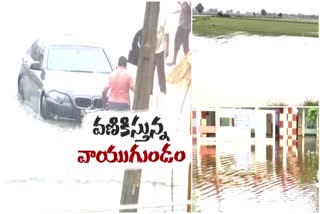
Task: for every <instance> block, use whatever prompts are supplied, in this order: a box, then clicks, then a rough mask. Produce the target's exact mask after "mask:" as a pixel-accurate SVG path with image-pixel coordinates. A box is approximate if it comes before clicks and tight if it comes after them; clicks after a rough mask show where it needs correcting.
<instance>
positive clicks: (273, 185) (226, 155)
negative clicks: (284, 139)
mask: <svg viewBox="0 0 320 214" xmlns="http://www.w3.org/2000/svg"><path fill="white" fill-rule="evenodd" d="M318 145H319V139H318V138H317V137H316V136H305V137H304V138H299V139H298V143H297V145H296V146H293V147H291V148H289V147H288V148H287V149H284V148H280V147H279V142H278V141H276V143H275V147H274V146H272V145H268V144H266V143H265V142H263V141H260V142H256V143H255V144H254V145H250V143H249V144H248V143H246V142H243V141H240V140H239V141H237V142H233V143H230V142H217V143H216V145H215V146H210V145H201V146H199V145H198V146H197V145H194V148H193V211H194V212H209V211H214V212H217V213H234V212H238V211H239V210H242V211H241V212H249V213H251V212H256V211H258V212H260V211H261V212H276V211H280V210H281V211H285V212H288V213H301V212H304V213H318V212H319V184H318V176H319V166H318V163H319V147H318Z"/></svg>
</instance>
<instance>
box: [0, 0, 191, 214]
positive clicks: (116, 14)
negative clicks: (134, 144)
mask: <svg viewBox="0 0 320 214" xmlns="http://www.w3.org/2000/svg"><path fill="white" fill-rule="evenodd" d="M0 8H1V10H3V11H1V15H0V16H1V17H0V18H1V22H3V23H2V25H1V26H2V31H1V32H2V35H1V39H0V44H1V45H0V46H1V52H0V57H1V70H2V71H3V72H2V77H1V84H0V88H1V91H0V94H1V115H0V120H1V130H2V131H1V140H0V150H1V151H2V154H1V155H0V189H1V191H0V199H1V205H0V212H1V213H48V212H49V213H61V212H62V213H80V212H81V213H86V212H99V213H101V212H104V211H113V212H114V211H117V209H118V207H119V205H120V196H121V188H122V180H123V173H124V169H125V167H124V166H122V165H120V166H114V165H108V164H94V163H93V164H89V165H81V164H79V163H78V162H77V157H78V156H77V155H78V154H77V150H78V149H79V148H86V149H88V148H89V149H94V148H96V145H94V144H95V141H96V140H97V138H95V136H93V135H91V133H92V124H93V121H91V120H86V121H85V122H84V124H77V123H73V122H68V121H44V120H42V119H41V118H40V117H39V115H37V114H36V113H34V111H33V110H32V109H31V108H30V106H28V105H25V104H22V103H21V102H20V101H19V100H18V99H17V77H18V73H19V70H20V61H21V57H22V56H23V55H24V53H25V52H26V51H27V49H28V48H29V46H30V45H31V44H32V42H33V41H34V40H35V39H37V38H39V37H41V36H47V35H59V34H70V33H71V34H73V33H75V34H81V35H86V36H88V37H89V38H91V36H92V37H93V38H100V39H104V40H105V41H106V44H107V45H109V46H108V47H109V49H108V52H109V54H110V56H111V58H112V60H113V62H117V58H118V57H119V56H120V55H124V56H127V54H128V51H129V48H130V47H131V42H132V38H133V36H134V34H135V32H136V31H137V30H138V29H140V28H141V27H142V25H143V17H144V9H145V3H144V1H141V2H140V1H138V2H132V1H112V2H105V1H90V2H89V1H88V2H87V1H86V2H84V1H67V2H66V1H38V0H31V1H28V2H25V1H17V0H16V1H10V2H8V3H7V4H6V5H1V7H0ZM173 18H174V19H178V18H177V16H174V17H173ZM172 29H175V26H174V25H172ZM172 38H173V37H172ZM172 50H173V49H172ZM114 64H115V63H114ZM88 133H89V134H88ZM100 140H101V139H100ZM97 141H98V140H97ZM99 148H100V149H102V148H103V149H106V148H104V147H103V146H101V145H100V147H99ZM172 169H173V173H172ZM159 172H161V173H159ZM172 175H173V176H172ZM187 175H188V163H186V164H185V165H183V164H182V165H179V166H157V167H154V166H150V165H144V166H142V177H141V187H140V197H139V206H140V207H145V206H148V207H151V208H148V209H143V208H141V209H139V211H140V210H141V211H148V212H149V211H150V212H151V211H155V210H157V211H159V210H160V211H171V210H172V207H171V206H165V207H161V208H156V207H152V205H153V204H158V205H159V204H160V205H163V204H166V205H167V204H170V203H171V202H173V203H179V202H180V204H182V203H183V202H185V201H186V200H187ZM186 208H187V206H186V205H181V206H175V207H174V208H173V209H174V210H175V211H184V210H186Z"/></svg>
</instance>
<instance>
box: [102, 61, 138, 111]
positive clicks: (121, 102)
mask: <svg viewBox="0 0 320 214" xmlns="http://www.w3.org/2000/svg"><path fill="white" fill-rule="evenodd" d="M109 89H110V96H109V98H108V110H112V111H130V109H131V108H130V94H129V91H130V90H132V91H134V90H135V85H134V81H133V78H132V76H131V75H130V74H129V73H128V72H127V59H126V57H124V56H121V57H120V58H119V61H118V67H117V70H116V71H115V72H113V73H112V74H111V75H110V77H109V81H108V83H107V85H106V86H105V87H104V89H103V91H102V106H103V108H104V109H106V106H107V100H106V95H107V93H108V91H109Z"/></svg>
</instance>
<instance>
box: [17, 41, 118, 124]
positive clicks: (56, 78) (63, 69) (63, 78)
mask: <svg viewBox="0 0 320 214" xmlns="http://www.w3.org/2000/svg"><path fill="white" fill-rule="evenodd" d="M113 70H114V67H113V65H112V63H111V60H110V57H109V56H108V55H107V53H106V51H105V49H104V48H103V47H102V46H99V45H97V44H93V43H92V42H91V43H88V42H87V41H86V42H84V41H83V40H78V39H75V38H73V37H72V36H64V37H62V38H59V39H54V40H40V39H39V40H37V41H35V42H34V43H33V44H32V45H31V47H30V48H29V50H28V51H27V53H26V54H25V56H24V57H23V58H22V64H21V68H20V73H19V77H18V93H19V97H20V98H21V100H22V101H23V102H24V103H29V104H30V103H32V104H31V105H30V106H31V107H32V106H33V107H34V110H35V111H38V112H39V113H40V115H41V116H42V117H43V118H44V119H53V118H64V119H72V120H81V118H82V117H83V115H84V114H85V112H86V111H88V110H96V109H102V104H101V94H102V90H103V88H104V86H105V85H106V83H107V81H108V76H109V74H110V73H111V72H112V71H113ZM37 109H38V110H37Z"/></svg>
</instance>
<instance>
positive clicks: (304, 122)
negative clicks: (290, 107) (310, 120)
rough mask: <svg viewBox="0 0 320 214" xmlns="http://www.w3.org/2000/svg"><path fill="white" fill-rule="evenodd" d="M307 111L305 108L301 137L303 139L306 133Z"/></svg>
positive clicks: (303, 110)
mask: <svg viewBox="0 0 320 214" xmlns="http://www.w3.org/2000/svg"><path fill="white" fill-rule="evenodd" d="M305 124H306V109H305V108H303V109H302V128H301V129H302V130H301V135H302V137H304V132H305V129H306V125H305Z"/></svg>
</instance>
